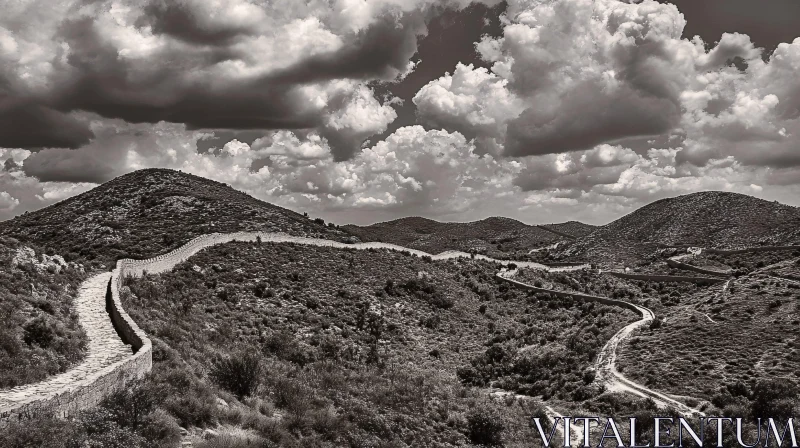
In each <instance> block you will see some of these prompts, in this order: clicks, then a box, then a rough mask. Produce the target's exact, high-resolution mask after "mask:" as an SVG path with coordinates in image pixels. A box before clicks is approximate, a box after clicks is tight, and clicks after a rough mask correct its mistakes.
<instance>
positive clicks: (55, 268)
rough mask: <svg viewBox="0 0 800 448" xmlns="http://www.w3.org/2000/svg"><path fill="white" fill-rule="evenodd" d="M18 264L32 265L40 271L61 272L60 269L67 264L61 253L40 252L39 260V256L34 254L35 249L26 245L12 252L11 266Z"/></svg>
mask: <svg viewBox="0 0 800 448" xmlns="http://www.w3.org/2000/svg"><path fill="white" fill-rule="evenodd" d="M20 265H32V266H33V267H34V268H36V270H37V271H40V272H44V271H51V272H61V270H62V269H64V268H66V267H67V266H69V264H68V263H67V262H66V260H64V257H62V256H61V255H47V254H42V256H41V261H39V258H38V257H37V256H36V251H34V250H33V249H31V248H30V247H27V246H23V247H20V248H18V249H17V251H16V253H15V254H14V258H13V259H12V260H11V266H12V267H16V266H20Z"/></svg>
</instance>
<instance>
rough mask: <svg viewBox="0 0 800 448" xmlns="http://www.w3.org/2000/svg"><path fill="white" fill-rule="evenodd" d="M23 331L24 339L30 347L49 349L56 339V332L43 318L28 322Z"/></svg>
mask: <svg viewBox="0 0 800 448" xmlns="http://www.w3.org/2000/svg"><path fill="white" fill-rule="evenodd" d="M22 329H23V331H24V335H23V337H22V338H23V340H24V341H25V343H26V344H28V345H34V344H35V345H38V346H39V347H42V348H48V347H49V346H50V344H51V343H52V342H53V339H55V337H56V334H55V331H53V328H52V327H50V324H49V323H48V322H47V320H46V319H45V318H44V317H42V316H40V317H37V318H36V319H34V320H32V321H30V322H28V323H27V324H25V326H24V327H23V328H22Z"/></svg>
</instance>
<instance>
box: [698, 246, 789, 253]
mask: <svg viewBox="0 0 800 448" xmlns="http://www.w3.org/2000/svg"><path fill="white" fill-rule="evenodd" d="M784 250H800V246H758V247H746V248H744V249H705V251H706V252H708V253H710V254H718V255H734V254H743V253H747V252H778V251H784Z"/></svg>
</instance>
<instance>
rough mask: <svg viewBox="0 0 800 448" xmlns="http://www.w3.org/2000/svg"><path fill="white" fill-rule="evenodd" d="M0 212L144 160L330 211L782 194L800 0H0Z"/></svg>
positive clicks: (528, 209) (797, 97)
mask: <svg viewBox="0 0 800 448" xmlns="http://www.w3.org/2000/svg"><path fill="white" fill-rule="evenodd" d="M0 11H3V14H2V16H0V220H5V219H10V218H12V217H14V216H17V215H19V214H22V213H24V212H25V211H30V210H37V209H40V208H42V207H45V206H47V205H50V204H53V203H55V202H57V201H60V200H63V199H65V198H68V197H70V196H73V195H75V194H79V193H81V192H84V191H87V190H89V189H91V188H93V187H95V186H97V185H98V184H100V183H102V182H105V181H108V180H110V179H113V178H114V177H117V176H120V175H123V174H125V173H129V172H132V171H135V170H137V169H142V168H149V167H163V168H172V169H179V170H182V171H184V172H189V173H193V174H197V175H200V176H204V177H208V178H212V179H215V180H218V181H221V182H225V183H228V184H229V185H231V186H232V187H234V188H237V189H239V190H242V191H245V192H247V193H249V194H251V195H253V196H255V197H258V198H260V199H263V200H266V201H268V202H271V203H274V204H277V205H280V206H284V207H287V208H290V209H292V210H296V211H300V212H308V213H309V215H311V216H315V217H317V216H319V217H323V218H325V219H326V220H328V221H332V222H335V223H339V224H345V223H356V224H370V223H373V222H378V221H385V220H389V219H394V218H398V217H403V216H426V217H429V218H433V219H437V220H446V221H468V220H476V219H482V218H485V217H488V216H498V215H499V216H507V217H511V218H516V219H519V220H521V221H523V222H527V223H532V224H534V223H549V222H560V221H566V220H572V219H576V220H581V221H584V222H588V223H592V224H604V223H607V222H610V221H612V220H614V219H616V218H618V217H620V216H622V215H624V214H627V213H629V212H631V211H633V210H635V209H636V208H638V207H641V206H642V205H645V204H647V203H650V202H652V201H655V200H658V199H662V198H665V197H672V196H677V195H681V194H687V193H692V192H697V191H704V190H724V191H733V192H739V193H744V194H749V195H753V196H756V197H760V198H764V199H768V200H777V201H780V202H784V203H788V204H791V205H795V206H798V205H800V77H798V76H796V73H797V72H798V70H800V39H798V37H800V2H798V1H797V0H770V1H769V2H763V1H759V0H702V1H698V0H674V1H673V2H667V1H655V0H643V1H621V0H507V1H499V0H477V1H470V0H369V1H365V0H325V1H323V0H308V1H297V0H170V1H167V0H80V1H78V0H68V1H52V0H47V1H45V0H0Z"/></svg>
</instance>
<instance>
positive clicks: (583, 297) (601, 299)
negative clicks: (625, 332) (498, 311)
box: [497, 274, 642, 314]
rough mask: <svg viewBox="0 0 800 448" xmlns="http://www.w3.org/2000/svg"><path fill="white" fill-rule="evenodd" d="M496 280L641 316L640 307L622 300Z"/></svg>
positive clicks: (509, 279) (506, 278)
mask: <svg viewBox="0 0 800 448" xmlns="http://www.w3.org/2000/svg"><path fill="white" fill-rule="evenodd" d="M497 278H499V279H501V280H503V281H505V282H508V283H511V284H513V285H514V286H516V287H517V288H520V289H524V290H527V291H534V292H544V293H547V294H552V295H554V296H556V297H571V298H573V299H581V300H585V301H587V302H598V303H602V304H604V305H612V306H618V307H621V308H625V309H629V310H631V311H633V312H634V313H636V314H642V309H641V308H640V307H638V306H636V305H634V304H632V303H630V302H626V301H624V300H617V299H612V298H610V297H602V296H593V295H591V294H583V293H580V292H571V291H557V290H555V289H546V288H539V287H536V286H533V285H529V284H527V283H523V282H520V281H517V280H514V279H513V278H510V276H509V275H501V274H497Z"/></svg>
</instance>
